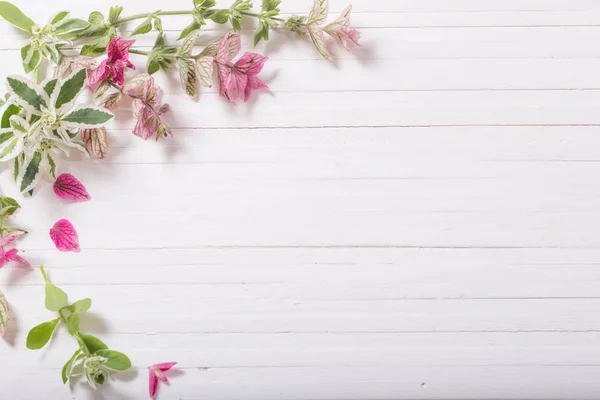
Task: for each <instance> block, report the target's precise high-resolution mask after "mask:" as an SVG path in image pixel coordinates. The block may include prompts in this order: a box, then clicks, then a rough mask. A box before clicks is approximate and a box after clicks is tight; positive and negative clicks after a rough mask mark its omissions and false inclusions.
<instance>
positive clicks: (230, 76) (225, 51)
mask: <svg viewBox="0 0 600 400" xmlns="http://www.w3.org/2000/svg"><path fill="white" fill-rule="evenodd" d="M239 51H240V35H238V34H234V33H231V32H230V33H228V34H227V35H225V37H224V38H223V40H222V41H221V46H220V47H219V50H218V52H217V56H216V58H215V62H216V63H217V69H218V71H219V94H220V95H221V96H222V97H225V98H226V99H227V100H229V101H230V102H232V103H233V102H235V100H236V99H238V98H241V97H243V98H244V101H248V99H249V98H250V94H251V93H252V90H253V89H261V88H265V89H266V88H268V86H267V85H266V84H265V83H264V82H263V81H261V80H260V79H258V78H257V77H256V75H258V74H259V73H260V71H261V70H262V69H263V66H264V65H265V62H266V61H267V59H268V57H265V56H262V55H260V54H258V53H250V52H248V53H245V54H244V55H243V56H242V57H240V59H239V60H237V61H236V63H235V64H233V63H232V62H231V60H232V59H233V57H235V55H236V54H237V53H239Z"/></svg>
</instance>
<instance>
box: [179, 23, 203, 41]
mask: <svg viewBox="0 0 600 400" xmlns="http://www.w3.org/2000/svg"><path fill="white" fill-rule="evenodd" d="M201 27H202V25H200V24H199V23H198V22H197V21H196V20H194V21H193V22H192V23H191V24H189V25H188V26H186V27H185V28H183V30H182V31H181V35H179V37H178V38H177V40H181V39H184V38H186V37H187V36H188V35H189V34H190V33H192V32H193V31H195V30H197V29H200V28H201Z"/></svg>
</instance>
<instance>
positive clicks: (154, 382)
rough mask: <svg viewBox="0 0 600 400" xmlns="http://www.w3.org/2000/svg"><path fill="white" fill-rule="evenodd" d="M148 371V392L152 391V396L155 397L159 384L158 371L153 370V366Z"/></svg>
mask: <svg viewBox="0 0 600 400" xmlns="http://www.w3.org/2000/svg"><path fill="white" fill-rule="evenodd" d="M148 372H149V375H148V378H149V381H148V392H149V393H150V398H154V396H155V395H156V388H157V386H158V377H157V376H156V373H155V372H154V371H153V370H152V367H150V371H148Z"/></svg>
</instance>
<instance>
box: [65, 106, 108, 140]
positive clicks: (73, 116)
mask: <svg viewBox="0 0 600 400" xmlns="http://www.w3.org/2000/svg"><path fill="white" fill-rule="evenodd" d="M113 118H114V114H113V113H111V112H110V111H108V110H106V109H102V108H98V107H92V106H78V107H76V108H74V109H73V110H71V111H70V112H69V113H68V114H66V115H64V116H63V117H62V122H63V123H64V124H65V125H66V126H67V127H69V128H74V129H77V128H96V127H99V126H102V125H104V124H106V123H107V122H108V121H110V120H111V119H113ZM84 147H85V146H84Z"/></svg>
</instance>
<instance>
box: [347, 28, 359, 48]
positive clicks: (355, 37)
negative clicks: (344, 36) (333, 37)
mask: <svg viewBox="0 0 600 400" xmlns="http://www.w3.org/2000/svg"><path fill="white" fill-rule="evenodd" d="M348 37H349V38H350V40H352V41H353V42H354V44H355V45H357V46H360V43H358V39H359V38H360V33H359V32H358V31H357V30H355V29H350V30H349V31H348Z"/></svg>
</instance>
